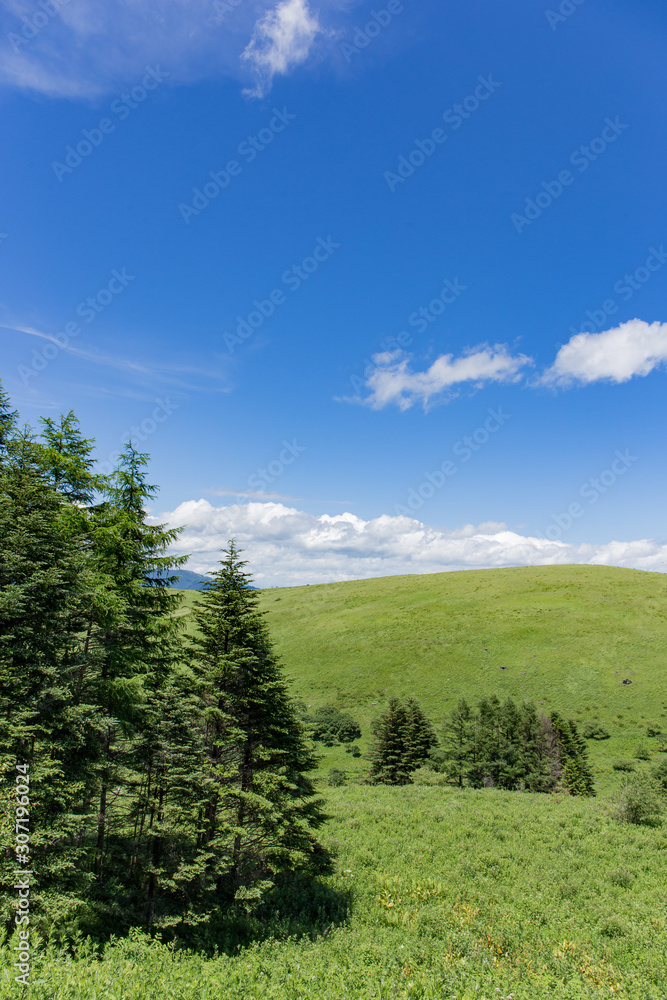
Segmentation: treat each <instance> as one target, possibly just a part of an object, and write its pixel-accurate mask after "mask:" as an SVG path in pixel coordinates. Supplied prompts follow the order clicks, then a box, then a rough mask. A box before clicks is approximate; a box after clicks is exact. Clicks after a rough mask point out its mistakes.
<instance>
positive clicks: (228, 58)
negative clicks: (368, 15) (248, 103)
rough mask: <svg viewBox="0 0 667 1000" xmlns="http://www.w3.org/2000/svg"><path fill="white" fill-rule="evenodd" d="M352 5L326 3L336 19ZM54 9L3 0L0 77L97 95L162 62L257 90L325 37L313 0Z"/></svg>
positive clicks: (143, 2) (120, 3)
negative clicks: (251, 84)
mask: <svg viewBox="0 0 667 1000" xmlns="http://www.w3.org/2000/svg"><path fill="white" fill-rule="evenodd" d="M345 6H346V0H345V2H344V0H321V2H320V4H319V7H320V10H321V11H324V12H326V14H330V15H332V16H333V17H335V16H336V14H337V13H339V12H340V11H341V9H344V7H345ZM47 7H48V10H46V9H45V8H43V7H41V6H40V5H39V4H37V3H35V2H34V0H4V2H3V3H2V4H0V33H2V35H3V37H4V39H5V41H4V43H3V44H4V51H3V57H2V60H1V61H0V83H3V84H5V85H6V86H13V87H18V88H21V89H27V90H32V91H36V92H39V93H42V94H47V95H49V96H54V97H68V98H80V99H97V98H99V97H100V95H104V94H109V93H113V92H114V91H116V92H119V91H120V90H121V89H122V87H124V86H125V87H127V86H130V87H131V86H132V85H133V84H139V83H140V80H141V77H142V76H143V74H144V73H145V72H146V66H147V65H149V64H150V65H155V64H156V63H158V64H159V66H160V68H161V70H162V71H164V72H167V73H169V77H168V79H169V82H170V83H171V84H177V83H181V82H188V83H189V82H192V81H194V80H198V79H209V78H212V77H218V76H236V77H239V78H244V77H245V78H246V79H247V78H248V74H249V73H252V75H253V77H254V78H255V80H256V86H255V88H254V90H255V92H257V93H265V92H266V91H267V90H268V89H269V88H270V83H271V80H272V79H273V77H274V75H275V74H278V73H286V72H289V70H290V69H291V68H292V67H294V66H296V65H298V64H299V63H301V62H303V60H304V59H305V58H306V56H307V55H308V53H309V51H310V48H311V45H312V42H313V39H314V38H315V36H316V35H317V34H318V33H321V34H323V35H324V34H325V32H323V31H322V29H321V28H320V26H319V22H318V18H317V17H316V16H315V15H314V14H312V13H311V12H310V10H309V8H308V0H281V2H279V3H278V4H277V5H276V0H253V2H250V0H240V2H238V0H237V2H235V0H218V2H217V3H216V0H59V3H58V4H55V3H53V4H48V5H47ZM220 10H222V11H223V15H222V16H221V14H220ZM248 39H251V41H250V42H248Z"/></svg>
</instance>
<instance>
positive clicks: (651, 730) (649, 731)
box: [646, 722, 662, 736]
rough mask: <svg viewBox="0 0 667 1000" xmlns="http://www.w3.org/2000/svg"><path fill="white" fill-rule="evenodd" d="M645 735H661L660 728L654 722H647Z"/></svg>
mask: <svg viewBox="0 0 667 1000" xmlns="http://www.w3.org/2000/svg"><path fill="white" fill-rule="evenodd" d="M646 735H647V736H662V729H661V728H660V727H659V726H656V724H655V723H654V722H649V724H648V725H647V727H646Z"/></svg>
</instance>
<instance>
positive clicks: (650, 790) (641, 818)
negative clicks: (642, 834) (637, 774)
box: [614, 778, 663, 826]
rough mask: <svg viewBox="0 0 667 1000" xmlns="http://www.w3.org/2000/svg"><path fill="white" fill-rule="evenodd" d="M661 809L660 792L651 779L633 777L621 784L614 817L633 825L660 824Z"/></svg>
mask: <svg viewBox="0 0 667 1000" xmlns="http://www.w3.org/2000/svg"><path fill="white" fill-rule="evenodd" d="M662 809H663V806H662V801H661V797H660V794H659V792H658V790H657V789H656V787H655V785H654V784H653V783H652V782H651V780H650V779H649V780H647V779H646V778H634V779H631V780H629V781H626V782H624V784H623V785H622V787H621V791H620V794H619V797H618V799H617V802H616V810H615V812H614V817H615V819H617V820H618V821H619V822H620V823H633V824H634V825H635V826H660V825H661V819H660V817H661V815H662Z"/></svg>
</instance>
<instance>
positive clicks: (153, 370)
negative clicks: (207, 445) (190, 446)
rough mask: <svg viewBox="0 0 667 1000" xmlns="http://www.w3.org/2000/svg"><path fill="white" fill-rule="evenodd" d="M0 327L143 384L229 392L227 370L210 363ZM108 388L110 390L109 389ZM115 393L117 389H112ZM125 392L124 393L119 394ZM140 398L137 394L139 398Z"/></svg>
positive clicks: (35, 331) (188, 389) (31, 329)
mask: <svg viewBox="0 0 667 1000" xmlns="http://www.w3.org/2000/svg"><path fill="white" fill-rule="evenodd" d="M0 329H3V330H8V331H9V332H11V333H22V334H27V335H28V336H30V337H37V338H38V339H39V340H45V341H47V342H50V343H52V344H55V345H56V346H57V347H58V349H59V351H63V352H66V353H67V354H70V355H71V356H72V357H75V358H77V359H79V360H80V361H82V362H84V363H86V364H90V365H94V366H96V367H101V368H107V369H109V368H110V369H112V370H115V371H118V372H121V373H123V374H125V375H127V376H128V377H129V378H131V379H133V380H134V381H137V382H139V383H140V384H145V385H154V384H162V385H166V386H171V387H172V388H174V389H180V390H183V391H192V392H194V391H197V392H206V391H208V392H230V391H231V389H230V385H229V381H228V377H227V373H226V372H224V371H220V370H218V369H216V368H215V367H213V366H209V367H204V366H201V365H194V364H190V363H189V362H181V361H172V362H165V361H153V360H148V361H147V360H143V361H138V360H135V359H134V358H125V357H120V356H118V355H114V354H109V353H107V352H104V351H99V350H89V349H88V350H87V349H85V348H82V347H79V346H77V345H76V344H74V343H72V342H71V341H70V342H63V341H61V340H59V339H58V338H57V337H54V336H52V335H51V334H49V333H44V332H43V331H41V330H37V329H35V328H34V327H32V326H21V325H18V324H14V325H13V326H11V327H8V326H2V327H0ZM107 388H109V387H107ZM110 391H111V390H110ZM114 394H115V395H118V394H119V393H118V392H114ZM121 394H123V395H127V394H128V393H127V392H123V393H121ZM138 398H140V397H138Z"/></svg>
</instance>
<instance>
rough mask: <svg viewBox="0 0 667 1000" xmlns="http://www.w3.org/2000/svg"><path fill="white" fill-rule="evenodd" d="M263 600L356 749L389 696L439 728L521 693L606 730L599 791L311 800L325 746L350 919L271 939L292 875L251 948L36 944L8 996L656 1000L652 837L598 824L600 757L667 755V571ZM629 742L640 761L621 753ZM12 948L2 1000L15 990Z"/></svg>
mask: <svg viewBox="0 0 667 1000" xmlns="http://www.w3.org/2000/svg"><path fill="white" fill-rule="evenodd" d="M195 597H196V595H195V594H194V593H192V592H186V593H185V597H184V601H185V603H184V606H183V608H182V612H181V613H182V614H183V615H188V614H189V611H190V609H191V607H192V602H193V600H194V599H195ZM261 603H262V607H263V608H264V610H266V611H267V620H268V624H269V627H270V629H271V633H272V635H273V637H274V639H275V640H276V643H277V648H278V651H279V652H280V654H281V656H282V658H283V661H284V664H285V667H286V670H287V674H288V676H289V677H290V678H291V680H292V687H293V690H294V693H295V694H296V695H297V696H299V697H301V698H303V699H304V700H305V701H306V703H307V704H309V705H311V706H313V707H315V706H321V705H324V704H335V705H337V706H338V707H339V708H342V709H346V710H348V711H350V712H351V713H352V714H353V715H354V716H355V717H356V718H357V719H358V720H359V721H360V722H361V724H362V728H363V730H364V734H365V736H364V739H363V740H362V745H363V744H365V742H366V741H367V738H368V733H369V729H370V724H371V721H372V719H373V718H374V716H375V715H376V714H378V713H379V712H380V711H381V710H382V709H383V707H384V706H385V704H386V702H387V700H388V698H389V697H390V696H392V695H394V694H396V695H415V696H416V697H417V698H418V699H419V700H420V701H421V703H422V704H423V706H424V708H425V709H426V710H427V712H428V713H429V715H430V716H431V717H432V719H433V720H434V721H435V722H436V723H438V722H439V721H440V719H441V718H442V716H443V715H444V714H445V713H446V712H447V711H448V710H449V708H451V707H452V706H453V705H454V704H455V702H456V699H457V698H458V697H459V695H462V694H463V695H466V696H467V697H468V698H469V699H472V700H474V699H476V698H478V697H480V696H481V695H484V694H492V693H496V694H498V695H499V696H500V697H501V698H502V697H504V696H505V695H512V696H514V697H515V698H521V697H528V698H531V699H534V700H535V701H537V702H538V703H539V702H543V703H544V707H545V708H555V709H558V710H559V711H561V712H563V713H564V714H566V715H568V716H571V717H573V718H575V719H577V720H578V721H579V722H580V723H582V724H585V723H586V722H589V721H591V722H592V721H597V722H600V723H603V724H604V725H605V726H606V728H607V729H608V730H609V731H610V733H611V734H612V735H611V738H610V739H608V740H605V741H601V742H596V741H594V740H591V741H589V744H588V745H589V747H590V749H591V759H592V764H593V767H594V770H595V772H596V780H598V781H599V783H600V784H599V785H598V792H599V793H600V794H599V796H598V797H597V798H595V799H590V800H581V799H574V798H570V797H567V796H540V795H527V794H521V793H508V792H500V791H495V790H483V791H472V790H465V791H463V792H459V791H457V790H454V789H450V788H439V787H437V788H436V787H427V786H422V785H414V786H407V787H404V788H384V787H370V786H362V785H355V784H347V785H345V786H344V787H342V788H335V789H334V788H327V787H326V786H325V785H324V783H323V782H322V781H321V779H322V777H323V773H324V772H326V770H327V769H328V768H329V767H341V768H343V769H344V770H347V772H348V774H350V775H352V776H354V775H355V774H356V775H360V774H361V773H362V772H363V771H364V770H365V768H366V767H367V764H366V763H365V762H364V760H363V759H353V758H352V757H351V756H350V755H348V754H346V753H345V752H344V750H343V748H340V747H335V748H332V749H331V750H325V751H324V754H323V760H322V764H321V769H320V781H321V784H322V790H323V791H324V793H325V795H326V798H327V805H328V809H329V813H330V818H329V820H328V822H327V824H326V826H325V827H324V829H323V831H322V839H323V840H324V842H325V843H326V844H327V846H329V848H330V849H331V850H332V851H333V852H334V854H335V868H336V871H335V874H334V875H332V876H330V877H329V878H328V879H327V880H325V881H326V882H327V883H328V888H329V889H330V890H331V891H333V892H337V893H348V894H349V896H350V901H351V905H350V907H349V916H348V918H347V920H345V921H343V922H339V923H335V922H331V925H330V926H329V927H328V928H327V930H326V933H324V934H319V935H312V936H310V937H309V936H305V937H301V938H298V937H295V936H294V935H292V936H289V935H288V934H287V933H286V932H284V928H288V929H289V928H293V927H294V926H297V925H298V922H299V921H298V920H296V921H295V920H294V919H293V917H294V913H292V915H291V916H290V909H291V910H293V911H294V912H295V913H296V914H297V916H298V911H299V907H300V906H302V905H303V900H302V898H301V897H300V895H299V893H300V892H301V891H302V890H299V889H298V886H297V884H296V883H295V886H294V890H293V894H292V895H293V899H292V902H291V904H289V905H287V904H281V905H282V906H283V907H284V909H283V911H282V912H279V913H275V914H273V916H272V917H271V919H270V920H269V921H268V922H267V925H266V928H265V939H264V940H261V941H259V940H258V941H256V942H255V943H254V944H252V945H250V946H248V947H242V948H239V949H238V951H237V952H236V953H235V954H234V953H232V954H224V955H221V956H219V957H217V958H206V957H205V956H203V955H196V954H192V953H187V952H184V951H179V950H178V949H176V950H173V949H170V948H168V947H166V946H165V945H162V944H160V943H158V942H156V941H152V942H151V941H149V940H147V939H146V938H144V937H142V936H141V935H140V934H137V935H134V936H133V937H132V938H131V939H129V940H125V941H121V942H117V943H115V944H113V945H111V946H109V947H108V948H107V949H106V951H105V953H104V956H103V958H102V959H101V960H100V959H98V958H95V957H94V956H93V955H92V954H90V952H89V951H88V952H87V951H86V950H85V949H82V950H80V952H79V954H78V955H77V957H76V958H75V959H74V960H72V959H68V960H65V959H64V958H62V957H58V956H57V955H56V954H55V952H53V951H50V950H48V949H47V950H44V949H37V951H36V953H35V957H34V961H33V968H32V985H31V986H30V987H29V988H28V989H26V990H24V991H23V993H22V995H23V997H25V998H26V1000H37V998H39V1000H167V998H170V1000H308V998H312V1000H348V998H349V1000H390V998H391V1000H435V998H437V1000H492V998H493V1000H496V998H503V997H507V996H508V995H509V994H513V995H514V1000H589V998H591V1000H592V998H603V997H604V998H614V997H621V998H624V1000H667V973H666V972H665V969H667V921H666V918H665V912H666V908H667V827H661V828H656V829H653V828H645V827H632V826H623V825H620V824H619V823H617V822H616V821H615V820H614V819H613V818H612V817H611V808H612V802H611V799H612V798H613V795H614V789H615V788H616V787H617V786H618V784H619V782H620V781H621V780H623V778H624V777H625V776H626V775H625V774H624V772H621V771H616V770H614V768H613V766H612V765H613V763H614V762H617V761H619V760H623V759H629V760H632V763H633V766H635V773H637V774H641V773H642V771H645V770H646V769H647V768H649V767H651V766H652V764H653V763H655V762H656V761H657V760H660V759H665V757H664V755H662V754H661V753H660V752H659V750H658V747H659V746H660V745H661V744H665V743H667V735H666V736H665V737H648V736H647V732H646V727H647V724H649V723H653V724H656V725H657V726H658V728H662V729H663V732H665V733H667V654H666V652H665V650H666V648H667V643H666V641H665V640H666V639H667V635H666V631H667V629H666V621H667V578H665V576H663V575H662V574H658V573H642V572H638V571H633V570H620V569H610V568H606V567H589V566H560V567H540V568H530V569H502V570H480V571H466V572H460V573H443V574H435V575H429V576H410V577H393V578H384V579H378V580H366V581H360V582H355V583H341V584H327V585H322V586H312V587H295V588H286V589H281V590H268V591H264V592H262V594H261ZM501 666H503V667H505V668H506V669H505V670H501V669H500V668H501ZM625 678H628V679H630V680H632V684H631V685H623V684H622V683H621V682H622V681H623V680H624V679H625ZM640 741H641V742H642V743H643V744H644V746H645V747H646V748H647V749H648V751H649V753H650V757H651V760H649V761H645V760H636V759H635V758H634V751H635V749H636V746H637V744H638V743H639V742H640ZM312 905H315V904H312ZM285 907H286V909H285ZM321 922H322V914H320V926H321ZM325 923H326V920H325ZM281 929H283V931H282V932H281ZM10 956H11V953H10V951H9V950H8V949H7V948H4V949H3V950H2V956H1V957H2V962H3V963H4V965H3V966H0V1000H9V997H14V996H15V995H16V992H17V987H16V985H15V984H14V982H13V972H12V970H11V967H10V964H11V961H12V959H11V957H10Z"/></svg>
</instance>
